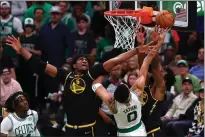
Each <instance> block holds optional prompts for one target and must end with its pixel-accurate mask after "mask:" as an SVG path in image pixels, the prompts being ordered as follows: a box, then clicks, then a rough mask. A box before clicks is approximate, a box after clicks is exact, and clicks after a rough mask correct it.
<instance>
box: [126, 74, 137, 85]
mask: <svg viewBox="0 0 205 137" xmlns="http://www.w3.org/2000/svg"><path fill="white" fill-rule="evenodd" d="M136 80H137V76H135V75H130V76H129V78H128V83H129V85H130V86H133V85H134V83H135V81H136Z"/></svg>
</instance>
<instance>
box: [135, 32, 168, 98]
mask: <svg viewBox="0 0 205 137" xmlns="http://www.w3.org/2000/svg"><path fill="white" fill-rule="evenodd" d="M167 31H168V30H167V29H166V30H164V31H163V32H162V34H161V35H160V40H159V41H158V43H157V44H156V46H154V48H153V49H152V50H151V51H150V52H149V53H148V55H147V56H146V57H145V59H144V61H143V63H142V66H141V68H140V72H139V78H138V79H137V80H136V81H135V84H134V85H133V86H132V87H131V90H133V91H136V92H137V93H138V94H139V95H142V91H143V90H144V87H145V82H146V78H147V74H148V68H149V65H150V63H151V62H152V60H153V58H154V57H155V55H156V54H157V52H158V50H159V48H160V46H161V45H162V43H163V42H164V38H165V36H166V33H167Z"/></svg>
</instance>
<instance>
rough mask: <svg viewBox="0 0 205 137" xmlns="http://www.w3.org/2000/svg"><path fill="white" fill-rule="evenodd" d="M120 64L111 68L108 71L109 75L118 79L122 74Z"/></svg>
mask: <svg viewBox="0 0 205 137" xmlns="http://www.w3.org/2000/svg"><path fill="white" fill-rule="evenodd" d="M121 68H122V67H121V65H117V66H115V67H114V68H112V70H111V72H110V76H111V77H112V78H114V79H119V78H120V77H121V74H122V69H121Z"/></svg>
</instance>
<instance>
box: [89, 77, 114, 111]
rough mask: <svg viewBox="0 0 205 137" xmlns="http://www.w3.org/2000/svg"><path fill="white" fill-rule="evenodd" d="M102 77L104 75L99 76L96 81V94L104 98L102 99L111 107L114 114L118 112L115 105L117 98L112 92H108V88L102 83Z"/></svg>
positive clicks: (94, 85)
mask: <svg viewBox="0 0 205 137" xmlns="http://www.w3.org/2000/svg"><path fill="white" fill-rule="evenodd" d="M102 79H104V76H99V77H98V78H97V79H96V80H95V81H94V82H93V86H92V89H93V91H94V92H95V93H96V95H97V96H98V97H99V98H100V99H102V101H103V102H104V103H105V104H106V105H107V106H108V107H109V109H110V111H111V112H112V113H113V114H116V113H117V109H116V107H115V99H114V97H113V95H112V94H110V93H109V92H107V90H106V89H105V88H104V87H103V85H101V84H100V83H101V82H102Z"/></svg>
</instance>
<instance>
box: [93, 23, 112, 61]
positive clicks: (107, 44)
mask: <svg viewBox="0 0 205 137" xmlns="http://www.w3.org/2000/svg"><path fill="white" fill-rule="evenodd" d="M104 31H105V37H103V38H102V39H101V40H100V41H99V43H98V45H97V49H96V57H95V58H96V62H101V61H102V57H103V55H104V54H105V53H107V52H110V51H112V49H113V47H114V43H115V32H114V29H113V27H112V26H111V25H110V24H108V25H106V27H105V30H104Z"/></svg>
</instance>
